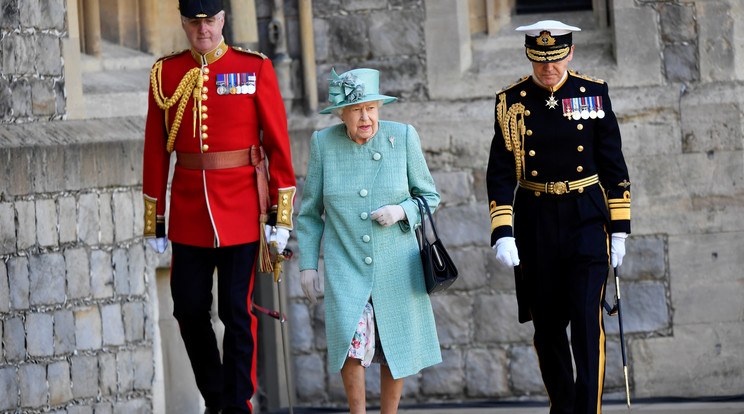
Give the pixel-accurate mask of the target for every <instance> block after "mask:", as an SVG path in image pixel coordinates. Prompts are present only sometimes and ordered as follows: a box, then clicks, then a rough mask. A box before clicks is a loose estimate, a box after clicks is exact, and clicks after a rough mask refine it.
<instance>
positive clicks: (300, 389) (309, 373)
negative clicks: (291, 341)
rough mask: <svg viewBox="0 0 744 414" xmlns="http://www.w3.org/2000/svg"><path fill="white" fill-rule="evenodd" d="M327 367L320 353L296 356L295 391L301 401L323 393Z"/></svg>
mask: <svg viewBox="0 0 744 414" xmlns="http://www.w3.org/2000/svg"><path fill="white" fill-rule="evenodd" d="M323 372H325V367H324V364H323V359H322V357H320V356H319V355H315V354H313V355H297V356H295V357H294V373H295V387H296V388H295V391H296V392H297V399H298V400H299V401H305V400H312V399H313V398H315V397H316V396H318V395H322V394H323V391H324V389H325V381H321V380H319V379H320V378H324V377H325V375H322V373H323Z"/></svg>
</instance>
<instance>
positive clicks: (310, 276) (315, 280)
mask: <svg viewBox="0 0 744 414" xmlns="http://www.w3.org/2000/svg"><path fill="white" fill-rule="evenodd" d="M300 284H302V292H303V293H305V296H307V298H308V299H310V302H312V303H318V301H317V300H316V299H315V297H316V296H320V295H322V294H323V287H321V286H320V277H319V276H318V271H317V270H316V269H305V270H301V271H300Z"/></svg>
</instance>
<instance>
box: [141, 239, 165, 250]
mask: <svg viewBox="0 0 744 414" xmlns="http://www.w3.org/2000/svg"><path fill="white" fill-rule="evenodd" d="M146 240H147V244H149V245H150V247H152V248H153V250H155V251H156V252H158V253H163V252H164V251H165V248H166V247H167V246H168V239H167V238H165V237H158V238H155V239H153V238H150V239H146Z"/></svg>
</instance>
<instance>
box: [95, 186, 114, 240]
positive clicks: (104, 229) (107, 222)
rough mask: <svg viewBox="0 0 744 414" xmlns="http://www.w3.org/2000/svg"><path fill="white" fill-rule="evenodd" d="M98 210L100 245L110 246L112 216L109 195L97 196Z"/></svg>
mask: <svg viewBox="0 0 744 414" xmlns="http://www.w3.org/2000/svg"><path fill="white" fill-rule="evenodd" d="M98 208H99V212H98V218H99V220H101V221H100V224H101V233H100V236H101V243H103V244H112V243H113V242H114V216H113V209H112V206H111V193H101V194H100V195H99V196H98Z"/></svg>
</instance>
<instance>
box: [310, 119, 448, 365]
mask: <svg viewBox="0 0 744 414" xmlns="http://www.w3.org/2000/svg"><path fill="white" fill-rule="evenodd" d="M391 141H392V142H391ZM412 195H423V196H424V197H426V199H427V201H428V203H429V205H430V206H431V208H432V209H433V208H435V207H436V206H437V205H438V204H439V194H438V193H437V192H436V189H435V187H434V180H433V179H432V177H431V174H430V173H429V169H428V167H427V166H426V160H425V159H424V154H423V152H422V151H421V142H420V141H419V137H418V134H417V133H416V130H415V129H414V128H413V127H412V126H410V125H403V124H399V123H396V122H384V121H379V129H378V132H377V134H376V135H375V136H374V137H373V138H372V139H371V140H370V141H368V142H367V143H365V144H364V145H359V144H357V143H355V142H354V141H352V140H351V139H350V138H348V137H347V136H346V129H345V126H344V125H343V124H339V125H335V126H332V127H329V128H326V129H324V130H322V131H319V132H318V131H316V132H314V133H313V135H312V138H311V141H310V162H309V165H308V171H307V179H306V180H305V188H304V191H303V193H302V206H301V208H300V212H299V215H298V218H297V239H298V242H299V253H300V270H305V269H317V268H318V259H319V254H320V246H321V238H322V239H323V259H324V264H325V325H326V338H327V343H328V364H329V368H330V370H331V372H338V371H340V369H341V367H342V366H343V364H344V361H345V359H346V353H347V351H348V349H349V345H350V344H351V339H352V336H353V335H354V331H355V330H356V327H357V323H358V322H359V319H360V318H361V316H362V311H363V309H364V305H365V303H367V301H368V299H369V298H370V297H371V298H372V305H373V307H374V312H375V320H376V322H377V335H378V337H379V339H380V341H381V343H382V348H383V350H384V353H385V358H386V359H387V362H388V364H389V366H390V372H391V373H392V375H393V378H402V377H406V376H409V375H413V374H415V373H417V372H419V371H420V370H421V369H423V368H426V367H428V366H430V365H434V364H436V363H439V362H441V361H442V356H441V352H440V349H439V339H438V337H437V331H436V326H435V324H434V315H433V313H432V309H431V302H430V301H429V296H428V295H427V293H426V287H425V284H424V279H423V274H422V270H421V259H420V256H419V252H418V244H417V241H416V234H415V232H414V231H412V228H415V227H417V226H418V225H419V224H420V221H421V218H420V215H419V212H418V207H417V206H416V202H415V201H413V200H412V198H411V196H412ZM388 204H399V205H401V206H402V207H403V209H404V210H405V212H406V216H407V218H408V222H407V223H406V222H399V223H397V224H394V225H392V226H390V227H383V226H381V225H380V224H378V223H377V222H376V221H374V220H372V219H370V214H371V213H372V211H374V210H376V209H377V208H379V207H382V206H384V205H388Z"/></svg>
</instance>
